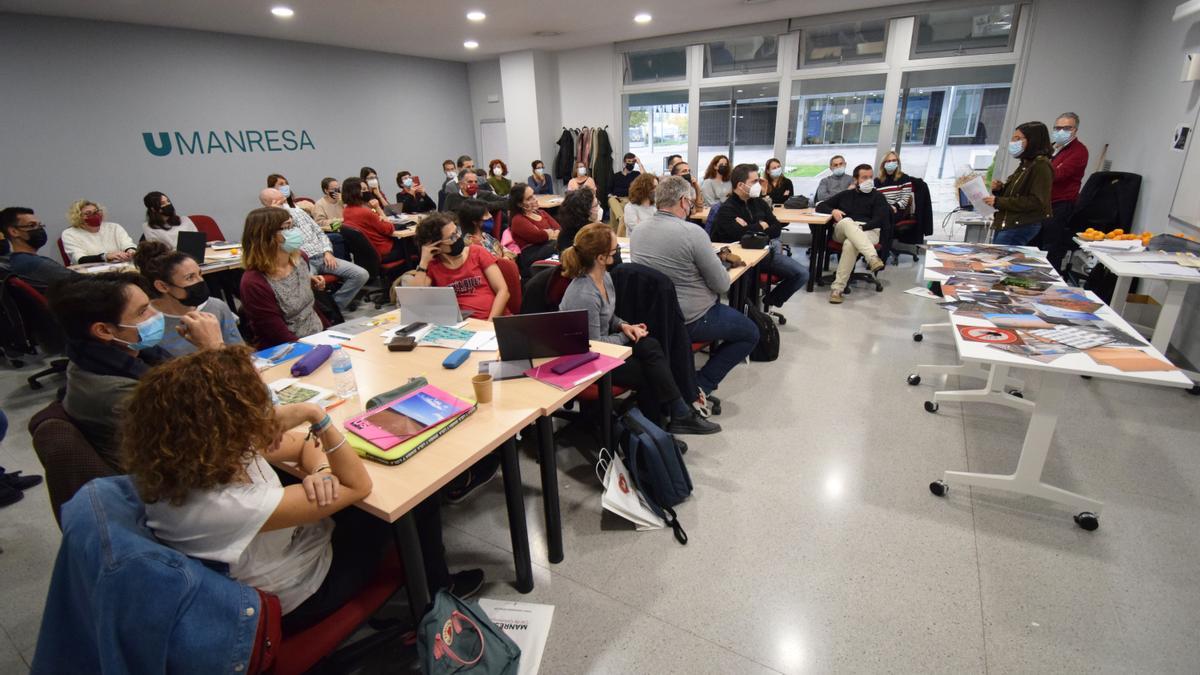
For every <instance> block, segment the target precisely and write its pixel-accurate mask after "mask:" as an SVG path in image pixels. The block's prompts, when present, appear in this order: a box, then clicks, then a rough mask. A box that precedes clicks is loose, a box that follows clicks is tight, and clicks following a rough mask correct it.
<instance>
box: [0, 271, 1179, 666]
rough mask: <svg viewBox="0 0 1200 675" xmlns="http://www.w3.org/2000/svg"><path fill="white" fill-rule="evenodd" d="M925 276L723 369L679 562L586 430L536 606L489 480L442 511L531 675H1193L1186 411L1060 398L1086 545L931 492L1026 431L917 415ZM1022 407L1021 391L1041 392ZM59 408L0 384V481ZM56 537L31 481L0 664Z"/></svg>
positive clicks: (27, 636) (969, 411) (10, 383)
mask: <svg viewBox="0 0 1200 675" xmlns="http://www.w3.org/2000/svg"><path fill="white" fill-rule="evenodd" d="M914 276H915V275H914V268H913V265H912V263H911V262H909V263H904V264H901V265H900V266H898V267H896V268H893V269H890V270H889V271H887V272H886V273H885V278H886V279H887V280H888V286H887V288H886V290H885V291H884V292H883V293H882V294H876V293H875V292H874V291H870V290H856V291H855V292H854V293H853V294H852V295H850V296H849V297H848V298H847V301H846V303H845V304H844V305H842V306H840V307H839V306H833V305H829V304H827V303H826V302H825V295H824V294H822V293H815V294H812V295H806V294H801V295H799V296H797V297H796V298H794V299H793V301H792V302H791V303H789V305H788V306H787V307H785V309H784V311H785V313H786V314H787V316H788V318H789V321H788V323H787V325H786V326H784V327H783V328H782V329H781V333H782V337H783V348H782V354H783V356H782V358H781V359H780V360H779V361H777V362H774V363H752V364H749V365H744V366H739V367H738V368H737V369H735V370H734V372H733V373H732V374H731V375H730V377H729V378H728V379H727V380H726V382H725V383H724V384H723V385H722V387H721V389H720V392H719V393H720V395H721V397H722V400H723V401H724V408H725V412H724V415H722V416H721V417H720V418H718V420H719V421H720V423H721V424H722V425H723V426H724V428H725V431H724V432H723V433H721V434H719V435H715V436H707V437H689V438H688V439H687V440H688V443H689V445H690V446H691V450H690V452H689V453H688V454H687V456H686V459H687V463H688V468H689V470H690V471H691V474H692V477H693V480H694V481H695V484H696V491H695V495H694V497H693V498H692V499H691V500H689V501H688V502H686V503H685V504H683V505H681V506H680V507H679V509H678V512H679V518H680V520H681V521H682V523H683V524H684V526H685V527H686V528H687V531H688V534H689V536H690V543H689V544H688V545H687V546H680V545H679V544H677V543H675V541H674V539H673V538H672V537H671V535H670V534H669V533H668V532H665V531H659V532H646V533H637V532H633V531H630V530H629V529H628V528H627V527H625V526H624V524H623V522H622V521H620V520H619V519H616V518H614V517H611V516H608V515H602V514H601V510H600V494H599V486H598V484H597V481H596V479H595V477H594V474H593V470H592V467H591V466H589V465H588V464H587V463H586V461H584V460H583V459H582V455H581V453H579V452H578V451H577V450H576V449H574V448H573V447H571V446H573V445H575V444H581V445H582V444H585V443H586V439H580V438H578V437H577V436H575V435H574V434H573V433H570V432H568V433H564V434H561V442H562V445H563V446H564V447H562V449H561V450H560V453H559V467H560V483H561V494H562V503H563V516H564V532H565V540H566V555H567V557H566V560H565V561H564V562H562V563H560V564H557V565H550V564H549V563H548V562H547V560H546V551H545V537H544V526H543V521H542V517H541V495H540V490H539V487H538V485H539V483H538V478H537V468H536V465H535V464H534V462H533V461H532V459H530V458H529V457H526V458H525V460H524V461H523V464H522V470H523V472H524V482H525V485H526V509H527V516H528V521H529V530H530V536H531V538H532V546H533V557H534V564H535V569H534V576H535V580H536V583H537V587H536V589H535V590H534V591H533V592H532V593H531V594H529V595H526V596H522V595H520V594H519V593H517V592H516V591H514V590H513V588H512V585H511V584H512V581H513V578H514V575H513V571H512V559H511V556H510V554H509V536H508V531H507V527H506V520H505V515H504V501H503V494H502V491H501V485H500V482H499V481H495V482H494V483H493V484H491V485H489V486H488V487H487V488H485V490H484V491H483V492H482V494H480V495H479V496H478V497H476V498H474V499H473V500H472V501H470V502H469V503H468V504H465V505H463V506H458V507H447V508H446V509H445V512H444V513H445V521H446V527H447V533H446V538H447V546H448V548H449V555H450V558H451V564H452V567H462V566H468V565H470V566H483V567H484V568H485V569H486V570H487V572H488V578H489V583H488V585H487V587H486V588H485V592H484V594H485V595H487V596H489V597H501V598H514V599H522V600H528V601H531V602H542V603H549V604H553V605H555V607H556V610H555V616H554V624H553V628H552V630H551V633H550V640H549V645H548V647H547V651H546V654H545V658H544V660H543V665H542V672H543V673H554V674H557V673H581V672H596V673H656V674H657V673H676V672H678V673H758V672H764V673H766V672H781V673H808V672H835V671H836V672H880V671H890V672H917V671H921V672H954V673H965V672H985V671H991V672H1002V673H1009V672H1084V671H1087V672H1093V671H1099V672H1134V671H1137V672H1180V673H1185V672H1186V673H1194V672H1196V671H1197V670H1198V669H1200V640H1197V635H1200V585H1198V584H1197V583H1196V577H1197V572H1198V571H1200V563H1198V562H1197V561H1198V560H1200V456H1198V455H1197V452H1196V449H1197V448H1198V447H1200V416H1198V415H1197V414H1196V412H1197V410H1198V407H1197V406H1200V399H1197V398H1195V397H1192V396H1189V395H1187V394H1186V393H1184V392H1183V391H1181V390H1173V389H1165V388H1155V387H1148V386H1139V385H1125V384H1118V383H1114V382H1105V381H1101V380H1091V381H1084V380H1078V381H1075V382H1073V383H1072V384H1071V387H1070V389H1069V392H1068V398H1069V401H1070V402H1069V404H1068V406H1069V407H1068V411H1067V413H1066V414H1064V415H1063V417H1062V418H1061V420H1060V427H1059V433H1058V434H1057V435H1056V438H1055V441H1054V447H1053V449H1052V452H1051V456H1050V461H1049V464H1048V466H1047V472H1046V473H1047V476H1046V477H1047V479H1048V480H1049V481H1050V482H1052V483H1055V484H1058V485H1061V486H1063V487H1066V488H1069V489H1074V490H1078V491H1081V492H1083V493H1085V494H1088V495H1092V496H1096V497H1099V498H1101V499H1103V500H1104V501H1105V502H1106V508H1105V510H1104V512H1103V515H1102V525H1101V527H1100V529H1099V530H1098V531H1096V532H1085V531H1083V530H1080V529H1079V528H1077V527H1075V525H1074V524H1073V523H1072V522H1071V518H1070V515H1071V514H1070V513H1069V512H1068V511H1066V510H1065V509H1061V508H1058V507H1055V506H1052V505H1049V504H1047V503H1041V502H1038V501H1036V500H1024V499H1014V498H1009V497H1005V496H1002V495H1000V494H998V493H994V492H992V493H989V492H986V491H975V493H974V494H972V493H971V492H970V491H969V490H967V489H964V488H959V489H957V490H955V489H953V488H952V490H951V492H950V495H949V496H948V498H946V499H938V498H936V497H933V496H932V495H930V494H929V491H928V489H927V485H928V483H929V481H931V480H933V479H935V478H938V477H940V473H941V471H942V470H944V469H965V468H970V469H971V470H985V471H1010V470H1011V469H1012V467H1013V466H1014V465H1015V459H1016V456H1017V454H1018V453H1019V450H1020V445H1021V441H1022V438H1023V434H1024V431H1025V424H1026V420H1027V418H1026V416H1025V415H1024V414H1022V413H1018V412H1016V411H1012V410H1008V409H1005V408H1000V407H997V406H992V405H980V404H975V405H973V406H963V405H959V404H952V403H947V404H943V405H942V407H941V411H940V412H939V413H938V414H936V415H932V414H929V413H926V412H924V411H923V410H922V409H921V403H922V401H924V400H925V399H926V398H927V397H928V395H929V393H930V392H932V391H933V390H934V388H935V387H939V388H940V387H941V382H940V380H941V378H936V377H927V378H926V381H925V382H923V383H922V384H921V385H920V386H918V387H910V386H908V385H906V384H905V382H904V376H905V374H906V373H908V372H909V371H910V370H911V369H912V367H913V366H914V364H917V363H935V362H950V361H952V360H953V355H954V353H953V347H952V345H951V344H950V342H949V336H948V335H946V334H943V335H938V334H929V335H928V336H927V338H926V339H925V341H924V342H921V343H914V342H913V341H912V340H911V338H910V334H911V332H912V330H913V328H914V326H915V325H916V324H917V323H919V322H921V321H922V320H925V321H928V320H935V319H937V318H938V317H939V312H940V310H938V309H937V308H935V307H934V306H933V305H932V303H930V302H929V301H926V300H922V299H918V298H916V297H913V296H910V295H905V294H903V293H902V291H903V290H905V289H907V288H909V287H911V286H913V283H912V280H913V278H914ZM26 370H31V368H29V367H27V368H26ZM950 384H951V386H956V385H957V383H956V382H955V381H953V380H952V381H951V382H950ZM51 388H52V387H51ZM1026 392H1027V394H1028V395H1029V396H1030V397H1032V398H1035V399H1036V397H1037V393H1038V378H1037V377H1036V376H1031V377H1029V378H1028V383H1027V387H1026ZM50 395H51V394H50V393H48V392H43V393H33V392H30V391H29V390H28V389H27V388H25V387H24V386H23V378H22V377H20V374H19V373H14V372H5V373H4V374H3V375H2V376H0V405H2V406H3V408H4V410H5V411H6V412H7V413H8V414H9V416H10V418H11V422H12V426H11V430H10V433H9V437H8V439H7V440H5V441H4V443H3V447H2V448H0V464H2V465H3V466H5V467H7V468H9V469H10V470H13V469H23V470H26V471H37V469H38V464H37V459H36V458H35V457H34V455H33V452H32V450H31V448H30V447H29V437H28V434H27V433H26V432H25V431H24V425H25V424H26V422H27V420H28V417H29V415H30V414H32V413H33V412H34V411H35V410H37V409H38V408H39V407H40V406H41V405H42V404H43V402H44V401H45V400H47V398H48V397H49V396H50ZM57 540H58V530H57V529H56V527H55V525H54V521H53V518H52V517H51V516H50V512H49V506H48V503H47V500H46V497H45V493H44V491H42V490H41V489H35V490H32V491H30V493H28V495H27V498H26V499H25V500H24V501H23V502H21V503H19V504H17V505H15V506H12V507H9V508H6V509H4V510H3V511H0V547H3V549H4V553H3V554H0V586H2V588H3V591H2V595H0V597H2V598H3V602H2V606H3V608H4V610H3V611H0V629H2V631H0V672H3V673H9V672H19V671H21V670H22V669H23V668H25V667H26V666H27V664H28V662H29V659H30V658H31V657H32V653H33V649H34V644H35V642H36V635H37V629H38V624H39V621H40V614H41V604H42V599H43V597H44V594H45V590H46V584H47V581H48V578H49V574H50V569H51V568H52V565H53V559H54V554H55V550H56V546H57Z"/></svg>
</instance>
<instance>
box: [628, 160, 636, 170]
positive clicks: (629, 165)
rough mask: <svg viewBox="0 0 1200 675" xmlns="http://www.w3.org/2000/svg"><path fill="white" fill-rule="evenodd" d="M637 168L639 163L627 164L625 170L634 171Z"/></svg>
mask: <svg viewBox="0 0 1200 675" xmlns="http://www.w3.org/2000/svg"><path fill="white" fill-rule="evenodd" d="M636 166H637V163H635V162H625V169H626V170H627V171H633V169H634V168H635V167H636Z"/></svg>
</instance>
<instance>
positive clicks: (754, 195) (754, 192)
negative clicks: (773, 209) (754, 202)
mask: <svg viewBox="0 0 1200 675" xmlns="http://www.w3.org/2000/svg"><path fill="white" fill-rule="evenodd" d="M748 192H749V193H750V198H751V199H758V198H759V197H761V196H762V183H759V182H758V181H755V182H754V183H752V184H751V185H750V189H749V190H748Z"/></svg>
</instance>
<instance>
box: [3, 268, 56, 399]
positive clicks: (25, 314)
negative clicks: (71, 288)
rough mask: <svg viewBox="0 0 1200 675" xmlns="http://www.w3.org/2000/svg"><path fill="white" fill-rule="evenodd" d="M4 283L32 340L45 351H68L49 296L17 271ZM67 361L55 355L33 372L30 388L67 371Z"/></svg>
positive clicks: (36, 387) (48, 352) (47, 353)
mask: <svg viewBox="0 0 1200 675" xmlns="http://www.w3.org/2000/svg"><path fill="white" fill-rule="evenodd" d="M4 285H5V291H6V293H7V294H8V296H9V297H10V298H11V299H12V300H13V302H14V303H15V304H16V306H17V310H18V311H19V312H20V315H21V320H22V322H23V323H24V324H25V331H26V335H27V336H28V338H29V341H30V342H31V343H33V344H35V345H37V348H38V350H39V351H41V352H42V353H43V354H46V355H51V354H63V353H65V352H66V346H67V336H66V335H65V334H64V333H63V331H62V327H61V326H59V325H58V321H56V320H55V319H54V315H53V314H51V313H50V304H49V303H48V302H46V296H44V295H42V294H41V293H40V292H39V291H38V290H37V289H35V288H34V287H33V286H30V285H29V284H28V283H26V282H25V280H23V279H21V278H20V277H18V276H16V275H15V274H13V275H9V276H8V277H7V278H6V279H5V280H4ZM67 363H68V360H67V359H65V358H58V359H52V360H51V361H50V367H49V368H45V369H43V370H41V371H38V372H36V373H34V374H33V375H30V376H29V387H30V389H41V388H42V383H41V382H40V381H39V380H41V379H42V378H43V377H49V376H50V375H56V374H61V373H65V372H66V371H67Z"/></svg>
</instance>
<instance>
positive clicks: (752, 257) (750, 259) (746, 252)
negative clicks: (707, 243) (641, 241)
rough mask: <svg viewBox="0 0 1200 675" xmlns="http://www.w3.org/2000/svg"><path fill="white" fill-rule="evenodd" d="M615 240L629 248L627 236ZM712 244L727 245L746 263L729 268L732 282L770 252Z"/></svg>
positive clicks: (735, 245)
mask: <svg viewBox="0 0 1200 675" xmlns="http://www.w3.org/2000/svg"><path fill="white" fill-rule="evenodd" d="M617 241H618V242H619V243H620V244H621V248H622V249H625V250H631V249H630V246H629V237H617ZM712 246H713V250H714V251H715V250H719V249H720V248H721V247H722V246H728V247H729V250H730V251H731V252H732V253H733V254H734V255H736V256H737V257H739V258H741V259H742V260H743V261H744V262H745V263H746V266H745V267H734V268H732V269H730V270H729V283H733V282H735V281H737V280H738V279H740V278H741V277H742V275H743V274H745V273H746V270H748V269H750V268H751V267H754V266H755V265H757V264H758V263H760V262H762V261H763V258H766V257H767V254H768V253H770V252H771V250H770V249H768V248H765V247H764V248H757V249H749V248H742V245H741V244H718V243H715V242H714V243H713V245H712Z"/></svg>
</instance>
